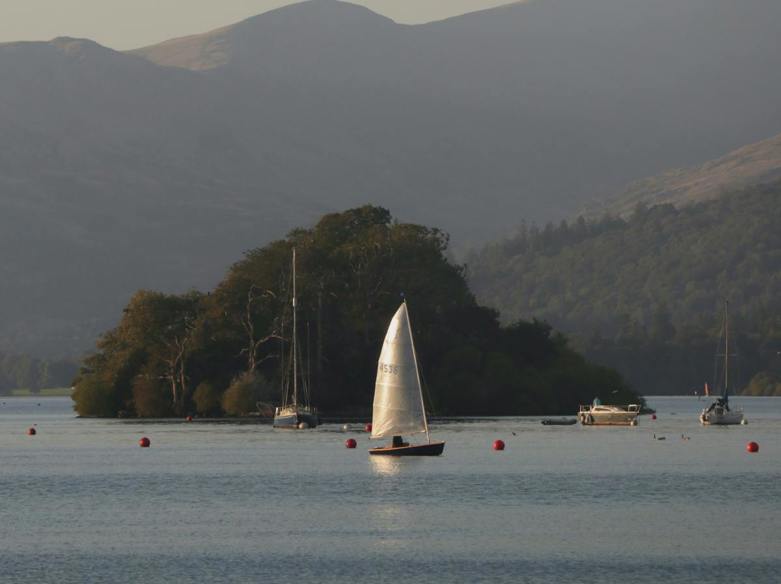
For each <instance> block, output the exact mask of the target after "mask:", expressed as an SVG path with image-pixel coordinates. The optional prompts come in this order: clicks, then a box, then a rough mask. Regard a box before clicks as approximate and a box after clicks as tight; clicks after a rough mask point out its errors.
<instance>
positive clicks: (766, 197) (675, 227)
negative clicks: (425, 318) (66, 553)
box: [469, 182, 781, 393]
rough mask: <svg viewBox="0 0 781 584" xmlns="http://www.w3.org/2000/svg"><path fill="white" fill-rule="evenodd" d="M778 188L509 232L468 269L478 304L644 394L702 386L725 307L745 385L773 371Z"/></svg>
mask: <svg viewBox="0 0 781 584" xmlns="http://www.w3.org/2000/svg"><path fill="white" fill-rule="evenodd" d="M780 200H781V182H774V183H770V184H768V185H765V186H758V187H752V188H748V189H745V190H743V191H739V192H736V193H732V194H730V195H728V196H726V195H725V196H723V197H721V198H720V199H717V200H714V201H710V202H706V203H701V204H696V205H693V206H688V207H685V208H682V209H676V208H675V207H673V206H672V205H659V206H655V207H652V208H645V207H638V208H637V209H636V210H635V212H634V214H633V215H631V217H629V218H627V219H620V218H611V217H605V218H603V219H601V220H599V221H596V222H592V223H589V222H586V221H584V220H582V219H580V220H578V221H576V222H574V223H572V224H568V223H566V222H562V223H561V224H560V225H558V226H553V225H547V226H545V227H544V228H538V227H536V226H531V227H528V226H524V227H522V228H521V230H520V232H519V234H518V235H517V236H515V237H513V238H511V239H509V240H507V241H504V242H502V243H498V244H496V245H493V246H490V247H488V248H486V249H485V250H483V251H482V252H481V253H479V254H476V255H474V256H472V257H471V259H470V261H469V274H470V282H471V284H472V286H473V289H474V290H475V293H476V294H477V296H478V298H479V299H480V300H481V301H483V302H485V303H487V304H489V305H491V306H494V307H496V308H498V309H499V310H500V311H501V314H502V316H503V318H504V319H506V320H508V321H509V320H512V319H516V318H525V319H530V318H538V319H543V320H545V321H547V322H549V323H550V324H551V325H553V326H554V327H555V328H556V329H558V330H561V331H564V332H565V333H573V334H575V336H576V337H578V339H579V341H578V346H580V347H582V348H583V349H584V350H585V351H586V354H587V356H593V357H594V358H596V359H597V360H598V361H600V362H603V363H607V364H610V365H612V366H615V367H617V368H619V370H621V371H623V372H624V373H625V374H626V375H627V376H628V377H629V379H630V381H632V382H633V383H634V385H635V387H637V388H638V389H640V390H642V391H643V392H645V393H652V392H663V393H681V392H686V391H691V390H692V388H700V387H701V386H702V383H703V382H704V381H707V380H708V379H709V378H710V376H711V372H712V370H713V355H714V353H715V347H716V342H717V338H718V330H719V327H720V324H721V323H720V319H719V316H718V314H719V310H720V306H721V304H722V302H723V301H724V299H729V301H730V302H731V314H732V316H733V325H732V326H733V328H734V330H735V331H737V334H738V340H739V342H740V346H741V349H740V353H741V359H742V361H741V369H742V373H743V380H744V383H747V382H748V380H749V378H750V377H751V376H753V375H754V374H755V373H757V372H759V371H761V370H774V369H776V368H777V367H778V363H777V359H778V355H777V348H778V347H779V346H781V230H779V225H781V205H779V201H780Z"/></svg>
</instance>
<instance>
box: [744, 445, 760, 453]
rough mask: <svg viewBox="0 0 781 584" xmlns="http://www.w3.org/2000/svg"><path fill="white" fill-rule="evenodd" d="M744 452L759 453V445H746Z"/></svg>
mask: <svg viewBox="0 0 781 584" xmlns="http://www.w3.org/2000/svg"><path fill="white" fill-rule="evenodd" d="M746 452H752V453H753V452H759V444H757V443H756V442H749V443H748V444H746Z"/></svg>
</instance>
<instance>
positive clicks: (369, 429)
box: [363, 422, 372, 432]
mask: <svg viewBox="0 0 781 584" xmlns="http://www.w3.org/2000/svg"><path fill="white" fill-rule="evenodd" d="M363 429H364V430H365V431H366V432H371V431H372V423H371V422H369V423H368V424H366V425H365V426H364V427H363Z"/></svg>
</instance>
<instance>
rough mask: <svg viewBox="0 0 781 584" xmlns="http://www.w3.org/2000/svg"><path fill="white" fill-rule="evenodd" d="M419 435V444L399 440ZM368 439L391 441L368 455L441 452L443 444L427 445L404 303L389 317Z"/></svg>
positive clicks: (426, 424)
mask: <svg viewBox="0 0 781 584" xmlns="http://www.w3.org/2000/svg"><path fill="white" fill-rule="evenodd" d="M423 433H425V434H426V442H425V443H422V444H409V443H407V442H404V439H403V438H402V436H403V435H409V434H423ZM371 437H372V438H388V437H391V438H392V441H391V443H390V444H389V445H388V446H380V447H377V448H371V449H370V450H369V454H372V455H390V456H438V455H440V454H442V451H443V450H444V448H445V443H444V442H432V441H431V434H430V433H429V428H428V421H427V420H426V408H425V405H424V403H423V391H422V388H421V385H420V372H419V371H418V359H417V354H416V353H415V343H414V341H413V339H412V327H411V325H410V320H409V313H408V312H407V302H406V301H404V302H402V304H401V306H400V307H399V309H398V310H397V311H396V314H394V315H393V319H392V320H391V322H390V325H389V326H388V332H387V333H386V335H385V341H384V342H383V345H382V351H381V352H380V358H379V360H378V362H377V380H376V382H375V385H374V403H373V406H372V433H371Z"/></svg>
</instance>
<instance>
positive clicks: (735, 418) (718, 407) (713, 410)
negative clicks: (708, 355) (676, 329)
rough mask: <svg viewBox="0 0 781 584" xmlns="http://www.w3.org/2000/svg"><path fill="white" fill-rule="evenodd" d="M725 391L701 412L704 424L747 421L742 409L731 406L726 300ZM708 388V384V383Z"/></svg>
mask: <svg viewBox="0 0 781 584" xmlns="http://www.w3.org/2000/svg"><path fill="white" fill-rule="evenodd" d="M723 331H724V391H723V392H722V394H721V396H720V397H718V398H717V399H716V401H715V402H713V403H712V404H710V405H709V406H708V407H707V408H705V409H704V410H702V412H701V413H700V423H701V424H702V425H703V426H731V425H736V424H743V423H745V419H744V417H743V411H742V410H737V409H736V410H733V409H730V407H729V358H730V357H732V356H734V355H730V352H729V302H727V301H725V302H724V324H723ZM706 388H707V384H706Z"/></svg>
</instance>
